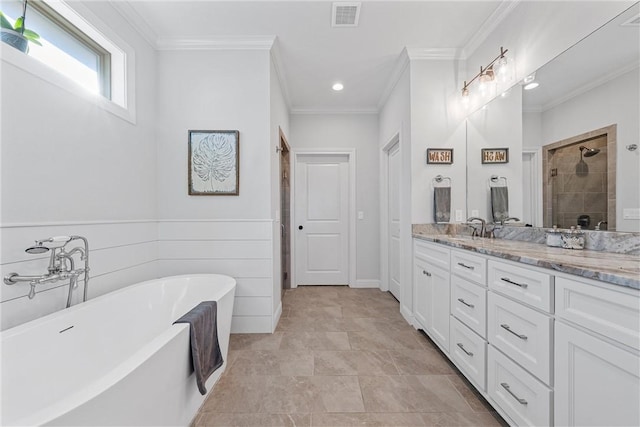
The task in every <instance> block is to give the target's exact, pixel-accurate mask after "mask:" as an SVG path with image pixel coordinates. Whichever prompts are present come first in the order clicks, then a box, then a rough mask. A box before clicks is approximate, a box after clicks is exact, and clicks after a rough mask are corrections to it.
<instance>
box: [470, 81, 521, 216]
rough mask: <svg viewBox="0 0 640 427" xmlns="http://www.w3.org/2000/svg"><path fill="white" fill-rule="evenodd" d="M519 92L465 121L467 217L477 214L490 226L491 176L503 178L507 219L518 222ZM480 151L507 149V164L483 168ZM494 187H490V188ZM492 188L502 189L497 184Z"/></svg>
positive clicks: (488, 105)
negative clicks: (505, 180)
mask: <svg viewBox="0 0 640 427" xmlns="http://www.w3.org/2000/svg"><path fill="white" fill-rule="evenodd" d="M521 108H522V88H521V87H520V86H519V85H518V86H516V87H514V88H512V89H511V90H510V91H509V93H508V96H506V97H504V98H503V97H498V98H496V99H494V100H493V101H491V102H490V103H489V104H487V105H486V107H485V108H482V109H480V110H478V111H476V112H475V113H473V114H471V115H470V116H469V118H468V120H467V155H468V159H467V174H468V179H467V181H468V186H467V203H468V210H469V215H473V214H472V212H473V211H474V210H477V211H478V216H479V217H480V218H485V219H486V220H487V221H488V222H493V219H492V215H491V202H490V189H489V179H490V178H491V176H493V175H497V176H500V177H505V178H507V187H508V191H509V216H512V217H516V218H520V219H522V217H523V211H522V208H523V200H522V196H523V195H522V135H523V130H522V129H523V127H522V113H521ZM483 148H508V149H509V162H508V163H505V164H483V163H482V149H483ZM492 185H494V184H492ZM495 185H500V186H501V185H504V181H502V180H501V181H500V182H498V183H496V184H495Z"/></svg>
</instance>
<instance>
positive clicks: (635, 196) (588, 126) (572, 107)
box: [541, 68, 640, 232]
mask: <svg viewBox="0 0 640 427" xmlns="http://www.w3.org/2000/svg"><path fill="white" fill-rule="evenodd" d="M639 93H640V72H639V69H638V68H636V69H634V70H633V71H631V72H629V73H626V74H624V75H622V76H620V77H618V78H616V79H614V80H611V81H609V82H607V83H605V84H603V85H600V86H597V87H595V88H594V89H591V90H590V91H588V92H586V93H583V94H581V95H579V96H576V97H574V98H572V99H570V100H568V101H566V102H564V103H562V104H560V105H558V106H555V107H553V108H551V109H549V110H546V111H544V112H543V113H542V138H541V145H546V144H550V143H553V142H556V141H560V140H563V139H566V138H570V137H572V136H576V135H579V134H581V133H585V132H589V131H592V130H595V129H599V128H602V127H605V126H609V125H612V124H617V125H618V126H617V132H618V134H617V138H618V139H617V149H618V150H617V153H616V156H617V157H616V160H617V165H616V185H617V188H616V224H617V225H616V230H617V231H636V232H637V231H640V221H638V220H631V219H626V220H625V219H624V218H623V210H624V209H625V208H626V209H629V208H632V209H638V208H640V191H639V189H638V188H639V186H640V184H638V183H639V182H640V150H636V151H628V150H627V149H626V146H627V145H629V144H638V143H639V141H640V129H639V128H638V117H640V106H639V101H638V100H639V98H638V94H639Z"/></svg>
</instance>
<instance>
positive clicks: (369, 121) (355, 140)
mask: <svg viewBox="0 0 640 427" xmlns="http://www.w3.org/2000/svg"><path fill="white" fill-rule="evenodd" d="M290 126H291V138H290V139H289V143H290V144H291V146H292V147H293V148H294V149H296V148H311V149H313V148H336V149H345V148H348V149H355V150H356V211H362V212H363V213H364V219H361V220H360V219H359V220H357V222H356V230H355V232H356V283H355V284H352V286H353V285H355V286H362V287H365V286H368V287H379V286H380V271H379V266H378V264H379V256H380V254H379V251H378V248H379V247H380V230H379V224H380V222H379V221H380V218H379V212H380V211H379V209H380V202H379V184H378V178H379V171H378V167H379V148H378V115H377V114H293V115H292V116H291V124H290ZM292 161H293V158H292Z"/></svg>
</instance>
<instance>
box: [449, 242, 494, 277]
mask: <svg viewBox="0 0 640 427" xmlns="http://www.w3.org/2000/svg"><path fill="white" fill-rule="evenodd" d="M451 272H452V273H455V274H457V275H458V276H460V277H463V278H465V279H467V280H470V281H472V282H475V283H477V284H479V285H482V286H486V285H487V260H486V259H485V258H483V257H481V256H479V255H474V254H472V253H470V252H464V251H455V250H453V251H451Z"/></svg>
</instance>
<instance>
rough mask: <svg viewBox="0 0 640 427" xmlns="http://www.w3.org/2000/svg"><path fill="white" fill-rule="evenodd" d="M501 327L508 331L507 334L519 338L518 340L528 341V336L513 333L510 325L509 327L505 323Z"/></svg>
mask: <svg viewBox="0 0 640 427" xmlns="http://www.w3.org/2000/svg"><path fill="white" fill-rule="evenodd" d="M500 327H501V328H502V329H505V330H507V332H511V333H512V334H513V335H515V336H517V337H518V338H520V339H521V340H526V339H527V336H526V335H522V334H518V333H515V332H513V331H512V330H511V328H510V327H509V325H507V324H506V323H503V324H502V325H500Z"/></svg>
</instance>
